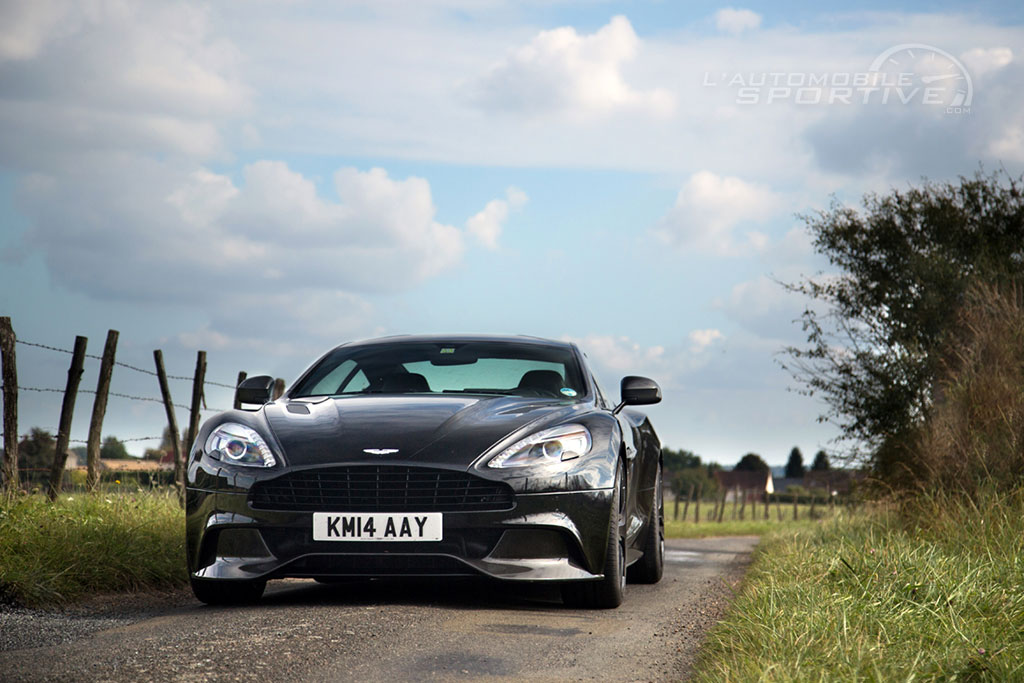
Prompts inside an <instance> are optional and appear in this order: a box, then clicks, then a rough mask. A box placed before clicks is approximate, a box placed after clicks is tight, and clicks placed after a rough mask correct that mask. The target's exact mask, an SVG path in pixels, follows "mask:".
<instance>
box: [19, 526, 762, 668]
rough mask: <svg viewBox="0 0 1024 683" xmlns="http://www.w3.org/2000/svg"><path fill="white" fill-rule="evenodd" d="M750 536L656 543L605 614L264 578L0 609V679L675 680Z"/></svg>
mask: <svg viewBox="0 0 1024 683" xmlns="http://www.w3.org/2000/svg"><path fill="white" fill-rule="evenodd" d="M756 543H757V539H756V538H751V537H742V538H717V539H702V540H670V541H669V547H668V551H667V558H666V559H667V563H666V571H665V578H664V579H663V580H662V582H661V583H659V584H657V585H655V586H638V585H632V584H630V585H629V586H628V587H627V591H626V601H625V603H624V604H623V605H622V606H621V607H620V608H618V609H615V610H601V611H584V610H574V609H566V608H565V607H563V606H562V605H561V602H560V600H559V599H558V593H557V590H553V589H552V588H550V587H546V586H538V587H530V588H528V589H525V590H524V589H523V588H518V589H512V588H506V587H504V586H495V585H494V584H492V583H488V582H483V581H477V580H451V579H449V580H445V581H427V580H401V581H399V580H387V581H360V582H355V583H347V584H338V585H320V584H317V583H314V582H312V581H297V580H289V581H278V582H271V583H270V585H269V587H268V589H267V593H266V595H265V596H264V599H263V601H262V602H261V603H260V604H259V605H257V606H251V607H243V608H213V607H205V606H202V605H200V604H199V603H197V602H195V601H194V600H193V599H192V597H191V594H190V593H188V592H187V591H177V592H174V593H166V594H158V595H153V594H139V595H133V596H108V597H105V598H100V599H95V600H92V601H90V602H88V603H86V604H81V605H77V606H75V607H72V608H65V609H63V610H59V611H36V610H22V609H10V608H8V609H4V610H0V680H2V681H49V680H53V681H57V680H60V681H69V680H82V681H85V680H90V681H235V680H238V681H361V682H362V681H419V680H459V681H463V680H475V679H481V678H488V679H493V678H500V679H508V680H516V679H522V680H530V681H545V680H551V681H556V680H557V681H564V680H595V679H597V680H602V681H662V680H672V681H676V680H680V679H683V678H685V677H686V676H687V674H688V672H689V669H690V666H691V665H692V663H693V656H694V654H695V652H696V649H697V646H698V645H699V643H700V641H701V640H702V638H703V636H704V634H705V633H706V631H707V629H708V628H709V627H710V626H711V625H713V624H714V623H715V622H716V621H717V620H718V619H719V618H720V617H721V615H722V613H723V611H724V609H725V608H726V606H727V603H728V599H729V596H730V591H731V590H732V588H733V587H735V585H736V584H737V583H738V581H739V579H740V578H741V577H742V574H743V570H744V569H745V567H746V565H747V563H748V562H749V559H750V551H751V550H752V549H753V547H754V545H755V544H756Z"/></svg>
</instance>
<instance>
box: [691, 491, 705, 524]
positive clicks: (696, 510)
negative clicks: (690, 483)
mask: <svg viewBox="0 0 1024 683" xmlns="http://www.w3.org/2000/svg"><path fill="white" fill-rule="evenodd" d="M703 493H704V485H703V484H698V485H697V498H696V499H695V500H694V501H693V522H694V524H700V497H701V494H703Z"/></svg>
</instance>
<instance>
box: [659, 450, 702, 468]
mask: <svg viewBox="0 0 1024 683" xmlns="http://www.w3.org/2000/svg"><path fill="white" fill-rule="evenodd" d="M661 462H662V464H663V465H664V466H665V471H666V472H677V471H679V470H684V469H687V468H689V467H700V456H699V455H697V454H696V453H694V452H693V451H688V450H686V449H680V450H678V451H674V450H672V449H671V448H664V447H662V449H661Z"/></svg>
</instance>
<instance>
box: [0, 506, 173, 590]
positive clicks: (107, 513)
mask: <svg viewBox="0 0 1024 683" xmlns="http://www.w3.org/2000/svg"><path fill="white" fill-rule="evenodd" d="M184 525H185V522H184V512H183V511H182V509H181V508H180V507H179V506H178V502H177V497H176V495H175V494H174V493H173V492H160V491H154V492H136V493H99V494H96V495H88V494H72V495H65V496H62V497H61V498H59V499H58V500H57V502H56V503H54V504H51V503H50V502H49V501H47V499H46V497H45V496H42V495H19V496H14V497H9V498H2V497H0V600H3V601H6V602H13V603H16V604H22V605H42V604H49V603H59V602H64V601H67V600H72V599H74V598H78V597H81V596H83V595H87V594H90V593H94V592H107V591H125V590H136V589H140V588H168V587H172V586H179V585H184V584H186V583H187V581H188V575H187V573H186V569H185V533H184Z"/></svg>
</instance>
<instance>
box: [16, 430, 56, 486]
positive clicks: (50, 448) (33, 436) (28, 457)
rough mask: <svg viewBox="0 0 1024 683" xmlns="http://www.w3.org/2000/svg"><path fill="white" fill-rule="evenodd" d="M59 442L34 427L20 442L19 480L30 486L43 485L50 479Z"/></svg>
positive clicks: (46, 432)
mask: <svg viewBox="0 0 1024 683" xmlns="http://www.w3.org/2000/svg"><path fill="white" fill-rule="evenodd" d="M56 451H57V442H56V441H55V440H54V437H53V435H52V434H50V433H49V432H48V431H46V430H45V429H40V428H39V427H33V428H32V429H31V430H30V431H29V433H28V436H26V437H25V438H24V439H22V440H21V441H19V442H18V469H19V470H20V473H19V479H20V480H21V482H22V483H27V484H29V485H37V486H38V485H42V484H43V483H44V482H47V481H49V479H50V468H51V467H53V454H54V453H55V452H56Z"/></svg>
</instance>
